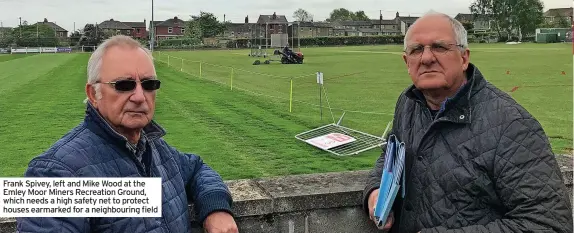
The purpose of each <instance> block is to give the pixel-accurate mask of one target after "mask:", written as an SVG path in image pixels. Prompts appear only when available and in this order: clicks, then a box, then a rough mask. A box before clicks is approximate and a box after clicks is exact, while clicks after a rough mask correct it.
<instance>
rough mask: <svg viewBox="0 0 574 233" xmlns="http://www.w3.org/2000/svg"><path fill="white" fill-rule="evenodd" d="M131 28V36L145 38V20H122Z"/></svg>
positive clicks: (146, 34)
mask: <svg viewBox="0 0 574 233" xmlns="http://www.w3.org/2000/svg"><path fill="white" fill-rule="evenodd" d="M123 23H124V24H125V25H127V26H128V27H130V28H131V29H132V31H131V36H132V37H133V38H135V39H147V38H148V36H149V35H148V31H147V29H146V20H145V19H144V21H143V22H123Z"/></svg>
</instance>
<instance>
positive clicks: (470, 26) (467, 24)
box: [461, 21, 474, 31]
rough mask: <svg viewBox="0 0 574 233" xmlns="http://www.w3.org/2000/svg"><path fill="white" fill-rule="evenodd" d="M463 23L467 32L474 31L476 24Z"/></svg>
mask: <svg viewBox="0 0 574 233" xmlns="http://www.w3.org/2000/svg"><path fill="white" fill-rule="evenodd" d="M461 23H462V26H463V27H464V29H466V31H470V30H472V29H474V24H473V23H472V22H468V21H464V22H461Z"/></svg>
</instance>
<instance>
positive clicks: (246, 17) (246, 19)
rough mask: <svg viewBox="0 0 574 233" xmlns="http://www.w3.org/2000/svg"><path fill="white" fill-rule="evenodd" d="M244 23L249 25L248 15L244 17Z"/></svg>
mask: <svg viewBox="0 0 574 233" xmlns="http://www.w3.org/2000/svg"><path fill="white" fill-rule="evenodd" d="M245 23H249V15H248V16H245Z"/></svg>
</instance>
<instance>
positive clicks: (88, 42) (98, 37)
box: [80, 24, 105, 46]
mask: <svg viewBox="0 0 574 233" xmlns="http://www.w3.org/2000/svg"><path fill="white" fill-rule="evenodd" d="M83 31H84V35H82V37H81V38H80V45H85V46H97V45H99V44H100V43H102V40H104V36H105V35H104V31H103V30H102V29H101V28H98V27H96V25H94V24H86V26H84V30H83Z"/></svg>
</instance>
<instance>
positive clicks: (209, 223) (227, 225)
mask: <svg viewBox="0 0 574 233" xmlns="http://www.w3.org/2000/svg"><path fill="white" fill-rule="evenodd" d="M203 228H205V230H206V231H207V232H208V233H239V230H238V229H237V224H235V220H234V219H233V216H231V215H230V214H229V213H227V212H221V211H220V212H213V213H211V214H210V215H208V216H207V218H206V219H205V222H204V223H203Z"/></svg>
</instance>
